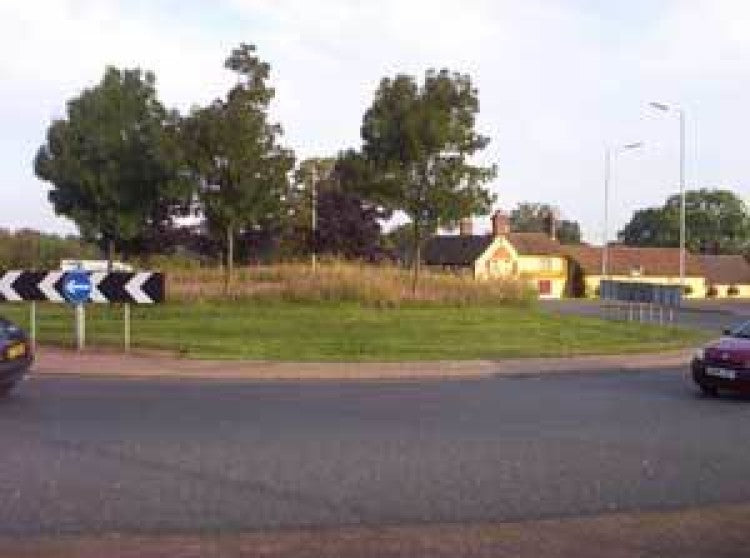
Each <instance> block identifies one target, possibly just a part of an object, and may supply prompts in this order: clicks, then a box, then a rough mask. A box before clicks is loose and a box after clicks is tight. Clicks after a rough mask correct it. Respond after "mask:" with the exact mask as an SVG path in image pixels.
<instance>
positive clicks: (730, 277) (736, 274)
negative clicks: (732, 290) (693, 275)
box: [698, 255, 750, 285]
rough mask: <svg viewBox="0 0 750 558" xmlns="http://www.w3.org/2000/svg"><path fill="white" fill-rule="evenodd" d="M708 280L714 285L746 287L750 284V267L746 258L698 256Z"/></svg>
mask: <svg viewBox="0 0 750 558" xmlns="http://www.w3.org/2000/svg"><path fill="white" fill-rule="evenodd" d="M698 258H699V259H700V262H701V264H702V265H703V270H704V272H705V274H706V279H707V280H708V282H709V283H710V284H713V285H746V284H748V283H750V265H748V263H747V260H745V258H744V256H739V255H737V256H715V255H702V256H698Z"/></svg>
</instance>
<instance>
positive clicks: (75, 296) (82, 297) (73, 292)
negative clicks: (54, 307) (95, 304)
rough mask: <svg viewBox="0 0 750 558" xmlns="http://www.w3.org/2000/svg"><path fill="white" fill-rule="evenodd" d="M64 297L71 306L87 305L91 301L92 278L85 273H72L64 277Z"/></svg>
mask: <svg viewBox="0 0 750 558" xmlns="http://www.w3.org/2000/svg"><path fill="white" fill-rule="evenodd" d="M62 291H63V296H64V297H65V300H66V301H67V302H69V303H70V304H86V303H87V302H89V301H90V300H91V276H89V274H88V273H86V272H85V271H71V272H69V273H66V274H65V276H64V277H63V287H62Z"/></svg>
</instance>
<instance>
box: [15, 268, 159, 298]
mask: <svg viewBox="0 0 750 558" xmlns="http://www.w3.org/2000/svg"><path fill="white" fill-rule="evenodd" d="M80 274H85V275H87V276H88V277H89V279H90V290H89V294H88V297H86V300H82V301H71V300H70V298H69V297H70V295H71V293H72V292H73V291H71V290H70V289H73V290H74V291H76V292H78V291H79V290H83V289H82V286H81V285H80V284H79V286H75V285H73V284H71V283H70V282H68V281H66V279H69V278H70V277H71V276H73V275H80ZM66 286H67V287H68V290H66ZM33 301H35V302H60V303H62V302H74V303H89V302H93V303H98V304H107V303H122V304H157V303H161V302H164V274H162V273H152V272H150V271H142V272H137V273H126V272H117V271H113V272H111V273H107V272H94V273H87V272H80V271H76V272H69V273H65V272H63V271H6V272H0V302H33Z"/></svg>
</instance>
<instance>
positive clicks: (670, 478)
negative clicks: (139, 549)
mask: <svg viewBox="0 0 750 558" xmlns="http://www.w3.org/2000/svg"><path fill="white" fill-rule="evenodd" d="M749 422H750V400H746V399H742V398H736V397H734V398H723V399H720V400H709V399H702V398H700V397H698V396H697V395H696V394H695V392H694V390H693V389H692V386H690V385H689V384H688V383H687V382H686V380H685V377H684V374H683V372H682V371H677V370H673V371H664V372H648V373H647V372H644V373H638V372H636V373H633V372H629V373H601V374H599V373H590V372H589V373H586V374H575V373H573V374H563V375H555V376H545V377H541V376H540V377H526V378H512V377H511V378H507V377H506V378H499V377H495V378H485V379H476V380H463V381H441V382H423V383H390V384H383V383H381V384H358V383H348V384H347V383H308V384H299V383H289V384H262V383H258V384H253V383H227V382H201V381H185V380H181V381H167V380H160V381H155V380H148V381H144V382H141V381H135V380H114V379H112V380H110V379H102V380H97V379H74V378H50V377H46V378H41V377H39V378H35V379H32V380H30V381H29V382H27V383H26V384H25V385H24V386H23V387H22V389H21V391H20V392H19V393H18V394H17V395H16V396H14V397H13V398H11V399H9V400H6V401H2V402H0V440H2V448H3V450H2V451H3V458H2V464H1V465H0V536H3V535H5V536H19V535H23V536H30V535H56V534H60V533H66V534H75V533H102V532H111V531H124V532H143V533H164V532H182V531H196V530H197V531H210V532H216V531H227V530H228V531H234V530H236V531H241V530H257V529H270V528H279V527H285V528H286V527H304V526H315V527H332V526H339V525H395V524H419V523H422V522H476V521H505V520H518V519H531V518H545V517H570V516H577V515H582V514H595V513H600V512H608V511H614V510H619V511H642V510H663V509H672V508H683V507H692V506H698V505H704V504H716V503H739V502H750V475H748V471H750V444H748V443H747V426H746V425H747V424H748V423H749Z"/></svg>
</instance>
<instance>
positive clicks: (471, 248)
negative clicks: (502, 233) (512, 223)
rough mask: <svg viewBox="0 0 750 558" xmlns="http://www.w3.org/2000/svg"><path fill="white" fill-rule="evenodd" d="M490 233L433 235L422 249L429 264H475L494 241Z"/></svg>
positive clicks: (423, 256) (425, 260)
mask: <svg viewBox="0 0 750 558" xmlns="http://www.w3.org/2000/svg"><path fill="white" fill-rule="evenodd" d="M492 240H493V238H492V236H490V235H465V236H461V235H453V236H433V237H432V238H430V239H429V240H428V241H427V242H426V243H425V245H424V247H423V249H422V259H423V260H424V262H425V263H426V264H428V265H461V266H469V265H474V262H475V261H476V260H477V258H479V256H481V255H482V254H483V253H484V251H485V250H487V248H488V247H489V246H490V244H491V243H492Z"/></svg>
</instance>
